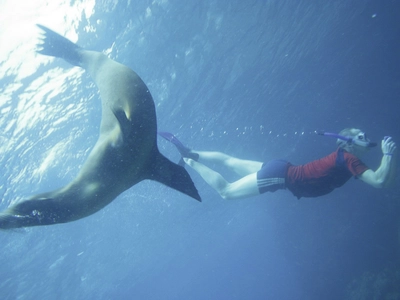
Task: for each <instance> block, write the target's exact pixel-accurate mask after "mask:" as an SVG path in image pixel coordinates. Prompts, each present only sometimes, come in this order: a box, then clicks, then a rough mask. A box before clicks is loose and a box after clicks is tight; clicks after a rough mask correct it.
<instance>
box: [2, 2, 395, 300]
mask: <svg viewBox="0 0 400 300" xmlns="http://www.w3.org/2000/svg"><path fill="white" fill-rule="evenodd" d="M13 2H14V3H15V2H17V1H13ZM54 2H56V1H54ZM58 2H59V3H57V4H54V3H53V4H50V3H46V2H45V1H36V2H34V3H32V4H29V5H28V4H26V5H27V6H25V5H24V6H21V5H16V4H12V3H11V2H10V3H8V2H7V1H5V2H4V3H5V4H0V8H1V11H2V12H1V14H2V15H1V18H0V20H1V21H0V25H1V28H0V41H1V47H0V48H1V50H0V54H1V55H2V56H3V57H1V58H0V82H1V85H0V91H1V93H0V111H1V113H2V115H1V118H0V127H1V131H0V141H1V143H0V154H1V155H0V166H1V167H2V176H1V179H0V193H1V194H2V195H3V197H2V202H1V206H0V208H1V209H5V208H6V207H8V206H9V205H10V204H11V203H13V202H15V201H18V200H19V199H23V198H26V197H28V196H29V195H32V194H35V193H38V192H42V191H48V190H50V189H54V188H57V187H60V186H62V185H64V184H66V183H68V182H69V181H70V180H71V179H72V178H74V176H75V175H76V174H77V172H78V169H79V167H80V166H81V165H82V163H83V162H84V160H85V158H86V157H87V155H88V153H89V151H90V149H91V147H92V146H93V145H94V142H95V141H96V139H97V135H98V130H99V120H100V113H101V111H100V105H99V95H98V92H97V89H96V87H95V86H94V84H93V83H92V81H91V79H90V78H89V77H88V76H87V75H86V74H85V73H83V72H82V70H80V69H79V68H72V67H71V66H69V65H68V64H67V63H65V62H63V61H61V60H59V59H56V60H54V59H50V58H46V57H41V56H40V55H36V54H35V53H34V49H35V42H36V41H37V36H38V34H39V30H37V29H36V28H35V26H34V24H35V23H41V24H43V25H46V26H48V27H50V28H52V29H54V30H56V31H58V32H60V33H61V34H63V35H66V36H68V37H69V38H70V39H72V40H73V41H74V42H76V41H77V42H78V44H79V45H81V46H83V47H85V48H88V49H93V50H98V51H106V53H108V54H109V56H110V57H111V58H113V59H115V60H117V61H119V62H121V63H123V64H126V65H128V66H130V67H131V68H133V69H134V70H135V71H136V72H137V73H138V74H139V75H140V76H141V77H142V78H143V80H144V81H145V82H146V83H147V85H148V87H149V89H150V90H151V92H152V94H153V98H154V100H155V103H156V107H157V117H158V125H159V129H161V130H165V131H171V132H174V133H176V134H177V135H178V136H179V138H180V139H181V140H182V141H184V142H185V143H186V144H187V145H188V146H190V147H192V148H195V149H199V150H218V151H223V152H226V153H229V154H231V155H234V156H237V157H242V158H246V159H254V160H258V161H267V160H269V159H273V158H284V159H287V160H289V161H291V162H292V163H294V164H302V163H305V162H307V161H310V160H313V159H317V158H319V157H322V156H324V155H326V154H328V153H330V152H331V151H333V150H334V149H335V144H334V140H332V139H329V138H324V137H320V136H316V135H314V134H312V133H313V132H314V130H328V131H332V132H338V131H340V130H341V129H343V128H345V127H350V126H351V127H359V128H362V129H363V130H365V131H366V132H367V133H368V134H369V136H370V137H371V138H372V139H373V140H377V141H379V140H380V139H382V138H383V136H385V135H391V136H393V138H394V139H395V141H397V142H400V130H399V126H398V124H399V123H398V112H399V104H398V98H399V95H400V71H399V70H400V56H399V53H400V40H399V36H400V22H399V21H398V20H399V12H400V5H399V2H398V1H389V0H388V1H380V0H366V1H365V0H363V1H361V0H356V1H345V0H339V1H330V2H327V1H323V2H321V3H318V2H317V1H304V0H301V1H289V0H284V1H257V0H256V1H200V2H198V1H197V2H196V1H167V0H156V1H143V0H137V1H129V2H130V3H129V4H127V3H126V2H125V1H102V2H101V1H99V2H98V3H94V1H88V0H85V1H75V2H74V1H71V3H70V1H58ZM159 147H160V150H161V151H162V152H163V153H164V154H165V155H166V156H167V157H169V158H170V159H172V160H174V161H177V160H178V159H179V156H178V153H177V152H176V150H175V149H174V148H173V146H172V145H170V144H168V143H167V142H166V141H163V140H161V139H160V140H159ZM380 158H381V152H380V149H374V150H373V151H371V152H370V153H369V154H368V155H366V156H365V157H364V158H363V160H364V161H365V162H366V163H367V164H368V165H369V166H371V168H373V169H375V168H377V167H378V166H379V163H380ZM189 172H190V174H191V175H192V178H193V181H194V182H195V184H196V186H197V187H198V189H199V191H200V194H201V196H202V198H203V202H202V203H198V202H197V201H194V200H193V199H190V198H188V197H187V196H184V195H182V194H180V193H178V192H176V191H174V190H171V189H168V188H167V187H164V186H161V185H160V184H158V183H155V182H142V183H140V184H138V185H136V186H134V187H133V188H131V189H130V190H128V191H127V192H125V193H124V194H122V195H120V196H119V197H118V198H117V199H116V200H115V201H114V202H113V203H112V204H110V205H109V206H107V207H106V208H104V209H103V210H101V211H100V212H98V213H96V214H95V215H92V216H90V217H88V218H86V219H83V220H79V221H76V222H73V223H69V224H63V225H55V226H48V227H37V228H28V229H22V230H15V231H11V232H0V245H1V246H0V247H1V256H0V265H1V268H0V293H1V296H0V298H1V299H96V300H97V299H218V300H220V299H221V300H224V299H229V300H230V299H400V221H399V220H400V219H399V215H400V202H399V200H400V199H399V187H398V186H399V179H398V178H397V179H396V186H395V187H394V188H391V189H387V190H376V189H373V188H371V187H368V186H366V185H365V184H363V183H361V182H360V181H357V180H350V182H348V183H347V184H346V185H345V186H344V187H343V188H341V189H339V190H336V191H334V192H333V193H331V194H330V195H327V196H324V197H321V198H318V199H301V200H297V199H296V198H295V197H293V196H292V195H291V194H290V193H289V192H287V191H279V192H276V193H274V194H264V195H261V196H259V197H254V198H251V199H246V200H240V201H231V202H228V201H224V200H222V199H221V198H220V197H219V196H218V195H217V194H216V193H215V192H214V191H213V190H212V189H211V188H210V187H208V186H207V185H206V184H205V183H204V182H203V180H202V179H201V178H200V177H199V176H198V175H197V174H196V173H194V172H192V170H189ZM228 178H229V179H234V178H230V177H229V176H228ZM385 297H386V298H385ZM390 297H391V298H390Z"/></svg>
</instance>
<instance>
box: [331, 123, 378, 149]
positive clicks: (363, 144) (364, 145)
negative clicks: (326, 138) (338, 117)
mask: <svg viewBox="0 0 400 300" xmlns="http://www.w3.org/2000/svg"><path fill="white" fill-rule="evenodd" d="M339 135H340V136H343V137H346V138H347V139H348V140H344V139H340V138H339V139H337V141H336V144H337V145H338V146H339V147H340V148H343V149H344V150H346V151H347V152H350V153H352V154H354V155H356V156H359V155H361V154H363V153H365V152H367V151H368V150H369V149H370V148H371V147H375V146H376V143H372V142H371V141H370V140H369V139H368V138H367V136H366V134H365V133H364V132H362V131H361V130H360V129H357V128H346V129H343V130H342V131H341V132H339Z"/></svg>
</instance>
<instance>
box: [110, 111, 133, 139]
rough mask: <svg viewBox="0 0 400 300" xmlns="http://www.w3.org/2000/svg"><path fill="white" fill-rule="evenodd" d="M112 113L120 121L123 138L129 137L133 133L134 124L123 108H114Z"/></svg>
mask: <svg viewBox="0 0 400 300" xmlns="http://www.w3.org/2000/svg"><path fill="white" fill-rule="evenodd" d="M112 112H113V113H114V116H115V117H116V118H117V120H118V124H119V127H120V129H121V132H122V136H123V137H124V138H127V137H129V136H130V133H131V131H132V122H131V121H130V120H129V119H128V118H127V117H126V114H125V111H124V110H123V109H122V108H112Z"/></svg>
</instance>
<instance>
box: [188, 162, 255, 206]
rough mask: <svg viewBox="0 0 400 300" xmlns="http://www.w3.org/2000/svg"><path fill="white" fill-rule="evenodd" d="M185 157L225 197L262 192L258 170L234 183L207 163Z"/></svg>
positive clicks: (249, 195) (248, 195) (232, 197)
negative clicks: (258, 179)
mask: <svg viewBox="0 0 400 300" xmlns="http://www.w3.org/2000/svg"><path fill="white" fill-rule="evenodd" d="M200 157H201V154H200ZM214 158H215V157H214ZM214 158H213V159H214ZM183 159H184V161H185V162H186V163H187V164H188V165H189V166H191V167H192V168H193V169H194V170H195V171H196V172H197V173H199V174H200V176H201V177H202V178H203V179H204V180H205V181H206V182H207V183H208V184H209V185H210V186H211V187H212V188H214V189H215V190H216V191H217V192H218V193H219V194H220V196H221V197H222V198H223V199H240V198H247V197H251V196H256V195H259V194H260V192H259V190H258V185H257V172H254V173H252V174H249V175H247V176H245V177H243V178H241V179H239V180H238V181H235V182H233V183H229V182H227V181H226V180H225V178H223V177H222V176H221V174H219V173H218V172H215V171H214V170H212V169H210V168H208V167H206V166H205V165H203V164H201V163H199V162H197V161H194V160H193V159H190V158H183Z"/></svg>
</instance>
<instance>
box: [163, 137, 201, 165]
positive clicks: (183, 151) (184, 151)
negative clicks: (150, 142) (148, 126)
mask: <svg viewBox="0 0 400 300" xmlns="http://www.w3.org/2000/svg"><path fill="white" fill-rule="evenodd" d="M158 135H159V136H161V137H163V138H164V139H166V140H167V141H169V142H171V143H172V144H174V145H175V147H176V148H177V149H178V151H179V153H180V154H181V155H182V157H188V158H191V159H194V160H196V161H197V160H199V155H198V154H197V153H195V152H193V151H192V150H191V149H189V148H187V147H185V146H184V145H183V144H182V143H181V141H180V140H178V139H177V138H176V136H174V135H173V134H172V133H169V132H163V131H160V132H158Z"/></svg>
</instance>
